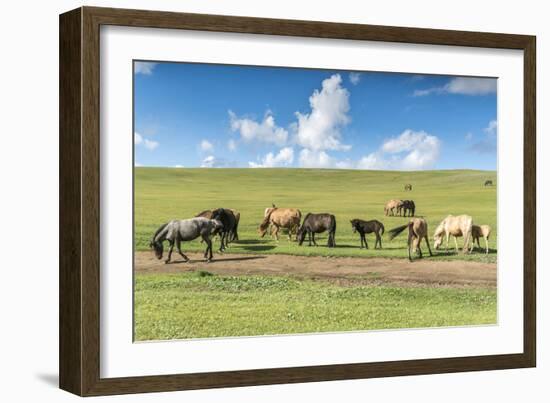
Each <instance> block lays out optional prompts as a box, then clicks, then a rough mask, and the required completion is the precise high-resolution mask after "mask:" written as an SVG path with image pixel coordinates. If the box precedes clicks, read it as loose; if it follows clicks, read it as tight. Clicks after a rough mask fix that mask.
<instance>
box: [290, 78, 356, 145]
mask: <svg viewBox="0 0 550 403" xmlns="http://www.w3.org/2000/svg"><path fill="white" fill-rule="evenodd" d="M341 84H342V77H341V76H340V75H339V74H334V75H333V76H331V77H330V78H327V79H325V80H323V83H322V89H321V91H319V90H315V91H314V92H313V94H312V95H311V96H310V97H309V105H310V106H311V112H310V113H306V114H302V113H300V112H296V117H297V119H298V122H297V123H295V124H294V125H293V127H294V129H295V131H296V136H295V137H296V143H297V144H299V145H300V146H302V147H304V148H305V149H309V150H311V151H321V150H349V149H350V148H351V146H349V145H344V144H342V143H341V137H342V136H341V133H340V129H341V128H342V127H343V126H345V125H347V124H348V123H349V122H350V120H351V119H350V117H349V116H348V112H349V92H348V90H347V89H345V88H343V87H342V86H341Z"/></svg>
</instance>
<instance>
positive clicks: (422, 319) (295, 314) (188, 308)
mask: <svg viewBox="0 0 550 403" xmlns="http://www.w3.org/2000/svg"><path fill="white" fill-rule="evenodd" d="M136 280H137V281H136V288H135V298H136V310H135V318H136V322H135V330H136V332H135V338H136V340H138V341H139V340H162V339H181V338H203V337H224V336H239V335H247V336H253V335H268V334H289V333H311V332H323V331H353V330H370V329H395V328H419V327H433V326H460V325H471V324H477V325H480V324H492V323H496V290H495V289H484V288H480V289H470V288H466V289H464V288H430V287H387V286H379V287H374V286H357V287H341V286H337V285H335V284H332V283H328V282H324V281H312V280H297V279H293V278H290V277H267V276H266V277H264V276H239V277H231V276H211V275H209V274H208V272H186V273H182V274H164V275H142V276H138V277H137V279H136Z"/></svg>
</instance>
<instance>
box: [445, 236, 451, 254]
mask: <svg viewBox="0 0 550 403" xmlns="http://www.w3.org/2000/svg"><path fill="white" fill-rule="evenodd" d="M449 236H450V234H449V233H448V232H447V233H446V234H445V239H446V242H445V253H449Z"/></svg>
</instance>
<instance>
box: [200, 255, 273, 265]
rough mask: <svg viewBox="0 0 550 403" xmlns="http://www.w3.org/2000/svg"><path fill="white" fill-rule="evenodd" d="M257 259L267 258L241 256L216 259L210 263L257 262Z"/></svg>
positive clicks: (263, 257)
mask: <svg viewBox="0 0 550 403" xmlns="http://www.w3.org/2000/svg"><path fill="white" fill-rule="evenodd" d="M256 259H265V256H241V257H226V258H223V257H222V258H220V257H216V258H214V259H212V260H211V261H210V263H216V262H239V261H244V260H256Z"/></svg>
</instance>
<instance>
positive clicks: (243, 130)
mask: <svg viewBox="0 0 550 403" xmlns="http://www.w3.org/2000/svg"><path fill="white" fill-rule="evenodd" d="M229 120H230V124H231V130H232V131H233V132H238V133H239V134H240V136H241V138H242V139H243V140H244V141H245V142H247V143H250V142H252V141H259V142H264V143H272V144H275V145H278V146H284V145H285V144H286V142H287V140H288V131H287V130H286V129H284V128H282V127H279V126H277V124H276V123H275V118H274V117H273V113H272V112H271V111H269V110H268V111H267V112H266V113H265V115H264V118H263V120H262V121H260V122H258V121H255V120H253V119H249V118H239V117H238V116H237V115H236V114H235V113H233V112H232V111H229Z"/></svg>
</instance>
